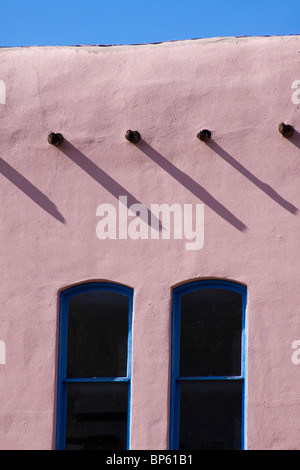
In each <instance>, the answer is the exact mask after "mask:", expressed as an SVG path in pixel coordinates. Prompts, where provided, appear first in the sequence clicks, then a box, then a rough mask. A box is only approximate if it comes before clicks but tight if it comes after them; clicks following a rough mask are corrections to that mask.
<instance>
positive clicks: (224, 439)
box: [179, 380, 243, 450]
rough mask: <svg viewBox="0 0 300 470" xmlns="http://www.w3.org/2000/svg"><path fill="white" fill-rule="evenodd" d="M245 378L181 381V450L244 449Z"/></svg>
mask: <svg viewBox="0 0 300 470" xmlns="http://www.w3.org/2000/svg"><path fill="white" fill-rule="evenodd" d="M242 386H243V385H242V382H241V381H236V380H235V381H232V380H224V381H223V380H222V381H219V380H215V381H206V380H205V381H201V380H198V381H190V380H188V381H181V382H180V423H179V449H180V450H184V449H187V450H239V449H241V416H242Z"/></svg>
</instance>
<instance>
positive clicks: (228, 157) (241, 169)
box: [206, 141, 299, 214]
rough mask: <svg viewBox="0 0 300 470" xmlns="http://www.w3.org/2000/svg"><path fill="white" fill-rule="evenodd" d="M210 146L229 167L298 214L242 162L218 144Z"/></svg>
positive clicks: (285, 207)
mask: <svg viewBox="0 0 300 470" xmlns="http://www.w3.org/2000/svg"><path fill="white" fill-rule="evenodd" d="M206 145H208V146H209V147H210V148H211V149H212V150H213V151H214V152H216V153H217V154H218V155H219V156H220V157H221V158H223V159H224V160H225V161H226V162H227V163H229V165H231V166H232V167H233V168H235V169H236V170H238V171H239V172H240V173H241V174H242V175H243V176H245V177H246V178H247V179H248V180H249V181H251V182H252V183H253V184H255V186H257V187H258V188H259V189H261V190H262V191H263V192H264V193H265V194H266V195H267V196H269V197H270V198H271V199H273V201H275V202H277V204H279V205H280V206H282V207H283V208H284V209H286V210H287V211H289V212H291V214H297V213H298V212H299V210H298V209H297V207H295V206H294V205H293V204H291V203H290V202H288V201H287V200H286V199H284V198H283V197H282V196H280V194H278V193H277V192H276V191H275V190H274V189H273V188H272V187H271V186H270V185H268V184H266V183H264V182H263V181H261V180H260V179H258V178H257V177H256V176H255V175H253V173H251V171H249V170H247V168H245V167H244V166H243V165H242V164H241V163H240V162H238V161H237V160H235V158H233V157H232V156H231V155H229V153H228V152H226V151H225V150H224V149H223V148H222V147H220V146H219V145H218V144H217V143H216V142H214V141H211V142H208V143H207V144H206Z"/></svg>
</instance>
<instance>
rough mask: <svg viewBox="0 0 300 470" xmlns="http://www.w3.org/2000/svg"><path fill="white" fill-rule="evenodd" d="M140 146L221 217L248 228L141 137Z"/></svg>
mask: <svg viewBox="0 0 300 470" xmlns="http://www.w3.org/2000/svg"><path fill="white" fill-rule="evenodd" d="M138 147H139V149H140V150H141V151H142V152H143V153H144V154H145V155H147V157H149V158H151V159H152V160H153V161H154V162H155V163H157V164H158V165H159V166H160V167H161V168H163V170H165V171H166V172H167V173H169V175H171V176H172V177H173V178H175V179H176V180H177V181H178V182H179V183H181V184H182V185H183V186H184V187H185V188H187V189H188V190H189V191H190V192H191V193H192V194H194V195H195V196H196V197H197V198H198V199H200V200H201V201H202V202H203V203H204V204H206V205H207V206H208V207H210V208H211V209H212V210H213V211H214V212H216V213H217V214H218V215H219V216H220V217H222V218H223V219H224V220H226V221H227V222H229V223H230V224H231V225H232V226H233V227H235V228H236V229H238V230H239V231H240V232H244V231H246V230H247V226H246V225H245V224H244V223H243V222H242V221H241V220H239V219H238V218H237V217H236V216H235V215H234V214H232V212H230V211H229V210H228V209H227V208H226V207H225V206H223V204H221V203H220V202H219V201H217V200H216V199H215V198H214V197H213V196H212V195H211V194H210V193H209V192H208V191H206V189H204V188H203V187H202V186H201V185H200V184H199V183H197V182H196V181H195V180H193V178H191V177H190V176H189V175H187V174H186V173H184V172H183V171H182V170H179V168H177V167H176V166H175V165H173V163H171V162H170V161H169V160H167V159H166V158H165V157H164V156H163V155H161V154H160V153H159V152H157V150H155V149H154V148H153V147H151V145H149V144H148V143H147V142H145V141H144V140H142V139H141V140H140V142H139V143H138Z"/></svg>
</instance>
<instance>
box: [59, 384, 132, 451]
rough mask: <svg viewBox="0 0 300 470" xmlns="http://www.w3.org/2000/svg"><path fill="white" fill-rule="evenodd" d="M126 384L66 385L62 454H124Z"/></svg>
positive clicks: (125, 441)
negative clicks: (64, 447) (65, 415)
mask: <svg viewBox="0 0 300 470" xmlns="http://www.w3.org/2000/svg"><path fill="white" fill-rule="evenodd" d="M127 403H128V383H126V382H104V383H103V382H101V383H99V382H98V383H95V382H94V383H70V384H68V388H67V422H66V425H67V426H66V429H67V433H66V450H125V449H126V445H127Z"/></svg>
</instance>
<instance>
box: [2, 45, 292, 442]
mask: <svg viewBox="0 0 300 470" xmlns="http://www.w3.org/2000/svg"><path fill="white" fill-rule="evenodd" d="M299 39H300V38H299V36H290V37H270V38H226V39H221V38H217V39H210V40H194V41H183V42H173V43H163V44H156V45H139V46H115V47H88V46H87V47H45V48H43V47H41V48H37V47H30V48H25V49H24V48H13V49H9V48H8V49H0V62H1V67H0V80H1V81H2V82H3V83H5V93H6V96H5V100H4V99H3V89H2V101H0V129H1V131H0V148H1V156H0V201H1V210H0V266H1V288H0V305H1V315H0V340H1V341H4V342H5V345H6V360H5V364H0V384H1V385H0V390H1V393H0V396H1V401H0V449H52V448H54V437H55V419H56V410H55V406H56V373H57V346H58V345H57V334H58V294H59V291H60V290H61V289H63V288H64V287H67V286H70V285H73V284H76V283H80V282H85V281H89V280H109V281H114V282H119V283H122V284H125V285H128V286H130V287H132V288H134V313H133V345H132V347H133V369H132V428H131V447H132V449H167V448H168V422H169V371H170V309H171V299H172V288H173V287H174V286H176V285H178V284H180V283H184V282H187V281H189V280H192V279H203V278H218V279H230V280H234V281H237V282H240V283H243V284H246V285H247V287H248V325H247V328H248V346H247V351H248V357H247V363H248V371H247V386H248V389H247V448H248V449H299V448H300V441H299V423H300V398H299V390H300V365H297V364H295V363H293V361H292V360H291V357H292V353H293V352H294V350H293V349H292V343H293V341H295V340H297V339H300V310H299V305H300V289H299V278H300V276H299V271H300V269H299V255H300V218H299V209H300V185H299V176H300V152H299V148H300V137H299V132H300V109H299V104H298V101H297V97H295V88H292V86H293V84H294V86H298V85H297V84H296V85H295V83H294V82H295V81H296V80H300V72H299V46H300V41H299ZM299 84H300V82H299ZM296 91H297V90H296ZM299 101H300V100H299ZM281 121H285V122H286V123H289V124H292V125H293V126H294V127H295V133H294V135H293V137H292V138H291V139H285V138H283V137H282V136H281V135H280V134H279V132H278V124H279V123H280V122H281ZM203 127H205V128H208V129H210V130H211V131H212V139H211V141H210V142H209V143H207V144H206V143H203V142H200V140H199V139H197V137H196V136H197V133H198V132H199V131H200V129H201V128H203ZM127 129H136V130H138V131H139V132H140V133H141V135H142V140H141V141H140V142H139V143H138V144H137V145H133V144H131V143H129V142H128V141H127V140H125V138H124V134H125V132H126V130H127ZM50 131H54V132H61V133H62V134H63V135H64V137H65V141H64V143H63V145H62V146H61V147H58V148H56V147H54V146H51V145H49V144H48V142H47V135H48V133H49V132H50ZM122 195H123V196H124V195H125V196H126V195H127V196H128V200H129V202H130V203H133V202H136V201H138V202H140V203H142V204H144V205H145V206H146V207H148V208H150V206H151V204H154V203H159V204H161V203H167V204H169V205H171V204H173V203H178V204H180V205H182V206H183V205H184V204H193V205H195V204H204V214H205V219H204V220H205V224H204V232H205V236H204V245H203V247H202V249H200V250H197V251H189V250H186V249H185V242H184V240H174V239H170V240H163V239H159V240H155V239H148V240H132V239H129V238H128V239H127V240H118V239H116V240H110V239H107V240H100V239H99V238H98V237H97V235H96V225H97V222H98V218H97V217H96V210H97V207H98V206H99V204H103V203H109V204H113V205H114V206H115V207H116V209H117V208H118V198H119V196H122Z"/></svg>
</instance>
